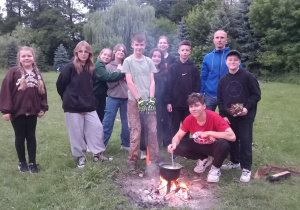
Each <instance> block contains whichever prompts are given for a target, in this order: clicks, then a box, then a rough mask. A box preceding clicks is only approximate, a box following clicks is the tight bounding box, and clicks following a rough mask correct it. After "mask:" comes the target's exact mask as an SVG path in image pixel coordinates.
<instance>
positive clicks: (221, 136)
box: [168, 93, 236, 182]
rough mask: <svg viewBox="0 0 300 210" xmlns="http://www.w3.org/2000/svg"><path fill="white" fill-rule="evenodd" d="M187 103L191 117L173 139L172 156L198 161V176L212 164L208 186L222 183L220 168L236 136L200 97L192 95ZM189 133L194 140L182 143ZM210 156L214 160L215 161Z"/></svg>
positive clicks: (170, 148) (189, 139)
mask: <svg viewBox="0 0 300 210" xmlns="http://www.w3.org/2000/svg"><path fill="white" fill-rule="evenodd" d="M187 103H188V105H189V111H190V113H191V114H190V115H189V116H188V117H186V118H185V120H184V121H183V123H182V126H181V128H180V129H179V131H178V132H177V133H176V135H175V136H174V137H173V139H172V144H170V145H169V146H168V152H170V153H174V154H175V155H179V156H183V157H186V158H188V159H192V160H198V162H197V166H196V167H195V168H194V171H195V172H196V173H202V172H204V171H205V169H206V168H207V167H208V166H209V165H210V164H211V163H212V167H211V169H210V171H209V173H208V176H207V182H218V181H219V177H220V175H221V172H220V167H221V166H222V163H223V161H224V160H225V159H226V157H227V155H228V152H229V149H230V145H229V141H235V139H236V137H235V134H234V132H233V131H232V129H231V128H230V126H229V125H228V123H227V122H226V121H225V120H224V119H223V118H222V117H221V116H220V115H218V114H217V113H215V112H213V111H209V110H205V108H206V105H205V99H204V96H203V95H201V94H200V93H192V94H191V95H189V97H188V100H187ZM187 132H190V133H191V134H192V135H193V138H184V139H183V141H181V140H182V138H183V136H184V135H185V134H186V133H187ZM208 156H212V157H214V160H212V159H211V158H209V157H208Z"/></svg>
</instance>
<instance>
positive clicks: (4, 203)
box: [0, 70, 300, 209]
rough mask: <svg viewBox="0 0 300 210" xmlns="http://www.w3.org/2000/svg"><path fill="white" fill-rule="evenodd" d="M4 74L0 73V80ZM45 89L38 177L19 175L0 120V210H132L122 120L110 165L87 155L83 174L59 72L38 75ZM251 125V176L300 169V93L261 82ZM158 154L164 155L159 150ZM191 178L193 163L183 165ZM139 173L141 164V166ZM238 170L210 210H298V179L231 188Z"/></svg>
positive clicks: (7, 128) (6, 125)
mask: <svg viewBox="0 0 300 210" xmlns="http://www.w3.org/2000/svg"><path fill="white" fill-rule="evenodd" d="M4 74H5V72H4V71H3V70H2V71H1V70H0V80H1V81H2V78H3V77H4ZM43 76H44V79H45V82H46V87H47V91H48V102H49V107H50V109H49V111H48V112H46V114H45V116H44V117H43V118H41V119H39V120H38V126H37V141H38V148H37V162H38V163H39V164H40V166H39V169H40V173H39V174H34V175H33V174H29V173H25V174H21V173H20V172H19V171H18V170H17V165H18V160H17V155H16V151H15V148H14V132H13V129H12V126H11V123H10V122H5V121H4V120H0V128H1V130H0V136H1V137H0V145H1V152H0V158H1V162H0V177H1V187H0V205H1V207H0V209H115V208H116V206H123V207H124V209H136V208H137V207H135V206H134V205H131V204H129V203H128V201H127V197H126V196H125V195H123V193H122V191H121V189H120V188H119V186H118V184H117V183H116V179H117V178H118V175H120V174H122V173H123V174H125V175H126V173H127V172H126V158H127V152H126V151H121V150H120V149H119V148H120V137H119V135H120V122H119V121H116V125H115V130H114V133H113V136H112V138H111V140H110V142H109V146H108V148H107V150H106V155H109V156H113V157H114V161H113V162H111V163H107V162H104V163H93V162H92V157H91V156H90V155H88V161H87V165H86V167H85V168H84V169H78V168H76V163H75V158H74V157H73V156H72V154H71V152H70V143H69V138H68V134H67V130H66V127H65V122H64V114H63V110H62V108H61V99H60V98H59V96H58V94H57V92H56V87H55V82H56V79H57V76H58V74H56V73H55V72H49V73H44V74H43ZM261 89H262V100H261V102H259V107H258V113H257V118H256V121H255V124H254V142H255V143H256V144H257V145H258V146H256V147H255V148H254V150H253V153H254V158H253V173H254V172H255V170H256V169H257V168H258V167H264V166H265V165H266V164H275V165H279V166H283V167H289V168H292V169H295V170H299V169H300V153H299V148H300V142H299V137H300V131H299V129H298V127H299V125H300V111H299V110H298V107H299V104H300V88H299V85H292V84H284V83H262V84H261ZM161 155H162V156H167V154H166V152H165V151H161ZM180 161H181V163H183V164H184V165H185V167H186V168H187V169H189V170H190V171H191V173H192V170H193V167H194V164H195V161H188V160H183V159H180ZM139 164H140V166H142V167H143V165H142V163H141V162H140V163H139ZM240 173H241V171H239V170H233V171H228V172H227V171H222V176H221V180H220V183H218V184H217V185H218V186H219V187H217V188H216V196H217V198H218V201H219V202H218V204H217V206H215V209H299V206H300V201H299V200H298V197H299V196H297V195H299V194H300V188H299V184H300V178H298V177H291V179H289V180H286V181H284V182H282V183H279V184H270V183H268V182H266V181H265V180H264V179H262V180H252V181H251V182H250V183H248V184H241V183H236V182H234V180H236V179H239V176H240Z"/></svg>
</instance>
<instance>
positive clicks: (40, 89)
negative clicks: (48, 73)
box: [17, 46, 46, 94]
mask: <svg viewBox="0 0 300 210" xmlns="http://www.w3.org/2000/svg"><path fill="white" fill-rule="evenodd" d="M21 51H29V52H31V54H32V56H33V63H32V69H33V71H35V73H36V74H37V77H38V81H37V85H38V92H39V94H45V92H46V91H45V84H44V82H43V80H42V75H41V73H40V71H39V69H38V67H37V65H36V62H35V53H34V50H33V48H31V47H28V46H23V47H21V48H20V49H19V51H18V54H17V58H18V67H19V70H20V72H21V75H22V77H21V80H20V87H19V88H18V90H22V91H25V90H26V89H27V82H26V79H25V69H24V67H23V66H22V63H21V62H20V52H21Z"/></svg>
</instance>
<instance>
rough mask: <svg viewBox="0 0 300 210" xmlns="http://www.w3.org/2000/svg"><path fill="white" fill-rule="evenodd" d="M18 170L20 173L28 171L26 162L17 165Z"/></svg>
mask: <svg viewBox="0 0 300 210" xmlns="http://www.w3.org/2000/svg"><path fill="white" fill-rule="evenodd" d="M18 169H19V171H20V172H22V173H24V172H27V171H29V170H28V165H27V163H26V162H20V163H19V166H18Z"/></svg>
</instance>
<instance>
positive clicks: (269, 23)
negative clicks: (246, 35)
mask: <svg viewBox="0 0 300 210" xmlns="http://www.w3.org/2000/svg"><path fill="white" fill-rule="evenodd" d="M249 20H250V25H251V27H253V29H254V32H255V33H256V34H258V35H259V36H261V46H262V48H263V50H262V52H261V53H260V54H259V57H258V61H259V62H260V63H261V64H263V65H264V66H265V67H266V69H267V70H268V71H270V72H272V73H287V72H298V73H299V72H300V62H299V61H300V36H299V28H300V1H298V0H272V1H269V0H260V1H257V0H254V1H253V3H252V4H251V6H250V12H249Z"/></svg>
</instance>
